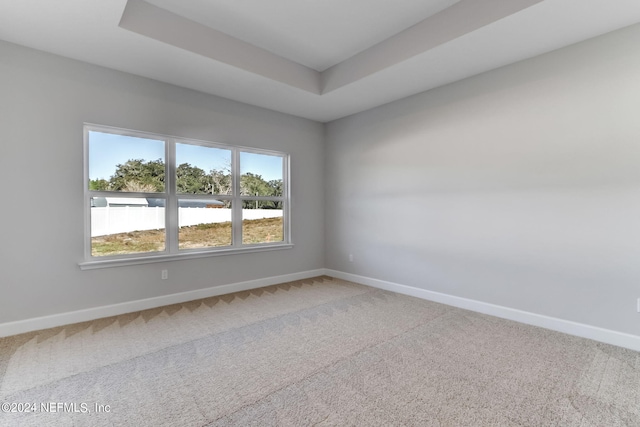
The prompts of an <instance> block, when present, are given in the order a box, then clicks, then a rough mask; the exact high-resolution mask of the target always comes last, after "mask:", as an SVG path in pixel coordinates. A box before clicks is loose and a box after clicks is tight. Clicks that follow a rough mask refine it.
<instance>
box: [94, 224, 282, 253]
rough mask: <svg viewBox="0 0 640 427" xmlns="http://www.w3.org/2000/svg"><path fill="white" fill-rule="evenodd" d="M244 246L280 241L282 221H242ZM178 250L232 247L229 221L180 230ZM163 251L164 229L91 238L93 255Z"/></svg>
mask: <svg viewBox="0 0 640 427" xmlns="http://www.w3.org/2000/svg"><path fill="white" fill-rule="evenodd" d="M242 234H243V237H242V242H243V243H244V244H253V243H268V242H281V241H282V240H283V226H282V218H263V219H254V220H245V221H243V222H242ZM178 236H179V242H180V243H179V247H180V249H195V248H209V247H220V246H230V245H231V236H232V234H231V222H220V223H211V224H198V225H193V226H189V227H180V230H179V231H178ZM164 248H165V241H164V230H146V231H132V232H129V233H118V234H111V235H108V236H100V237H94V238H92V239H91V254H92V255H93V256H108V255H123V254H135V253H143V252H159V251H163V250H164Z"/></svg>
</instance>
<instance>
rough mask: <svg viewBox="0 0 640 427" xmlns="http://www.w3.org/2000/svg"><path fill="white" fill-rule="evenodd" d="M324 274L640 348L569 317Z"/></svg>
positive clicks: (635, 340) (636, 339)
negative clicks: (566, 318) (568, 318)
mask: <svg viewBox="0 0 640 427" xmlns="http://www.w3.org/2000/svg"><path fill="white" fill-rule="evenodd" d="M324 274H326V275H327V276H331V277H335V278H338V279H342V280H348V281H351V282H356V283H361V284H363V285H367V286H371V287H374V288H379V289H384V290H387V291H392V292H397V293H399V294H404V295H410V296H413V297H418V298H422V299H425V300H429V301H434V302H439V303H442V304H447V305H451V306H454V307H459V308H464V309H466V310H471V311H475V312H478V313H483V314H489V315H491V316H496V317H501V318H503V319H508V320H514V321H516V322H520V323H525V324H527V325H533V326H539V327H541V328H545V329H550V330H553V331H557V332H563V333H565V334H569V335H575V336H578V337H582V338H588V339H592V340H595V341H600V342H603V343H607V344H612V345H616V346H619V347H624V348H628V349H631V350H635V351H640V336H637V335H631V334H627V333H624V332H617V331H613V330H610V329H604V328H599V327H597V326H591V325H585V324H583V323H577V322H572V321H570V320H564V319H558V318H555V317H550V316H545V315H542V314H536V313H531V312H527V311H522V310H517V309H514V308H509V307H504V306H500V305H495V304H489V303H486V302H482V301H476V300H472V299H467V298H461V297H456V296H453V295H447V294H443V293H440V292H433V291H428V290H425V289H420V288H415V287H412V286H405V285H400V284H398V283H393V282H387V281H384V280H378V279H372V278H370V277H365V276H358V275H356V274H351V273H344V272H341V271H336V270H330V269H325V273H324Z"/></svg>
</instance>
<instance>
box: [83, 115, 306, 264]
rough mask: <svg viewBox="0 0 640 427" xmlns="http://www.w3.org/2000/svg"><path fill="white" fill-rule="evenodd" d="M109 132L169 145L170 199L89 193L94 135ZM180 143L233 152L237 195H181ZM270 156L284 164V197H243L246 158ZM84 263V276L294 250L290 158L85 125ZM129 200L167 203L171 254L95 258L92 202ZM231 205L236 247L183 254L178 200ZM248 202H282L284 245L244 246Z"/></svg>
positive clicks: (167, 190)
mask: <svg viewBox="0 0 640 427" xmlns="http://www.w3.org/2000/svg"><path fill="white" fill-rule="evenodd" d="M92 131H94V132H103V133H111V134H116V135H122V136H131V137H137V138H147V139H154V140H159V141H164V149H165V162H164V163H165V191H164V193H135V192H120V191H118V192H114V191H95V190H90V189H89V179H90V177H89V149H90V147H89V132H92ZM176 143H182V144H193V145H200V146H205V147H212V148H221V149H225V150H230V151H231V173H232V179H233V194H232V195H230V196H227V195H213V196H209V195H206V194H183V193H177V190H176V182H175V177H176ZM241 152H246V153H254V154H265V155H271V156H278V157H281V158H282V181H283V195H282V196H281V197H270V196H242V195H240V153H241ZM83 186H84V197H83V204H84V261H82V262H79V263H78V265H79V266H80V268H81V269H82V270H89V269H96V268H105V267H117V266H126V265H135V264H147V263H154V262H164V261H173V260H179V259H189V258H204V257H211V256H220V255H232V254H241V253H248V252H261V251H272V250H281V249H290V248H292V247H293V243H292V241H291V212H290V211H291V194H290V156H289V154H287V153H282V152H279V151H271V150H264V149H258V148H251V147H244V146H238V145H229V144H222V143H217V142H210V141H201V140H194V139H189V138H180V137H175V136H168V135H160V134H154V133H149V132H141V131H135V130H130V129H122V128H115V127H110V126H103V125H96V124H90V123H85V124H84V178H83ZM114 196H115V197H124V198H165V199H166V201H165V249H164V251H159V252H144V253H134V254H124V255H105V256H93V255H92V253H91V198H92V197H114ZM207 198H211V199H212V200H214V199H215V200H230V201H231V217H232V221H231V224H232V242H231V246H223V247H208V248H198V249H179V248H178V230H179V227H178V199H198V200H202V199H207ZM245 200H259V201H260V200H266V201H280V202H282V215H283V240H282V241H281V242H267V243H258V244H243V243H242V205H243V203H242V202H243V201H245Z"/></svg>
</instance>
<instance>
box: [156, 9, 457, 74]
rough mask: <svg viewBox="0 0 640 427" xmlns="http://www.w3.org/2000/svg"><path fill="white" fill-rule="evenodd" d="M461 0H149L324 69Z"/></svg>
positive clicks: (303, 63) (282, 54) (283, 54)
mask: <svg viewBox="0 0 640 427" xmlns="http://www.w3.org/2000/svg"><path fill="white" fill-rule="evenodd" d="M459 1H460V0H393V1H389V0H347V1H345V0H322V1H319V0H280V1H265V0H243V1H238V0H214V1H211V0H147V2H148V3H151V4H154V5H156V6H159V7H161V8H164V9H166V10H169V11H171V12H173V13H176V14H178V15H181V16H184V17H186V18H189V19H191V20H193V21H196V22H199V23H201V24H204V25H207V26H209V27H211V28H215V29H217V30H219V31H222V32H223V33H226V34H229V35H232V36H234V37H236V38H238V39H240V40H243V41H245V42H247V43H251V44H253V45H256V46H259V47H261V48H264V49H266V50H268V51H270V52H273V53H275V54H277V55H280V56H282V57H284V58H287V59H290V60H292V61H295V62H298V63H300V64H302V65H305V66H307V67H309V68H312V69H314V70H317V71H324V70H326V69H327V68H329V67H331V66H333V65H336V64H337V63H339V62H342V61H344V60H345V59H348V58H350V57H352V56H353V55H355V54H356V53H359V52H360V51H362V50H364V49H366V48H368V47H371V46H373V45H374V44H377V43H379V42H381V41H383V40H385V39H387V38H389V37H391V36H393V35H395V34H397V33H399V32H400V31H402V30H404V29H406V28H409V27H410V26H412V25H414V24H417V23H418V22H420V21H422V20H424V19H426V18H428V17H430V16H432V15H434V14H436V13H437V12H440V11H441V10H443V9H445V8H447V7H449V6H451V5H453V4H455V3H457V2H459Z"/></svg>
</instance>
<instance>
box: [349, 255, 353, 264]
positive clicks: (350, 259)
mask: <svg viewBox="0 0 640 427" xmlns="http://www.w3.org/2000/svg"><path fill="white" fill-rule="evenodd" d="M349 262H353V254H349Z"/></svg>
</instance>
